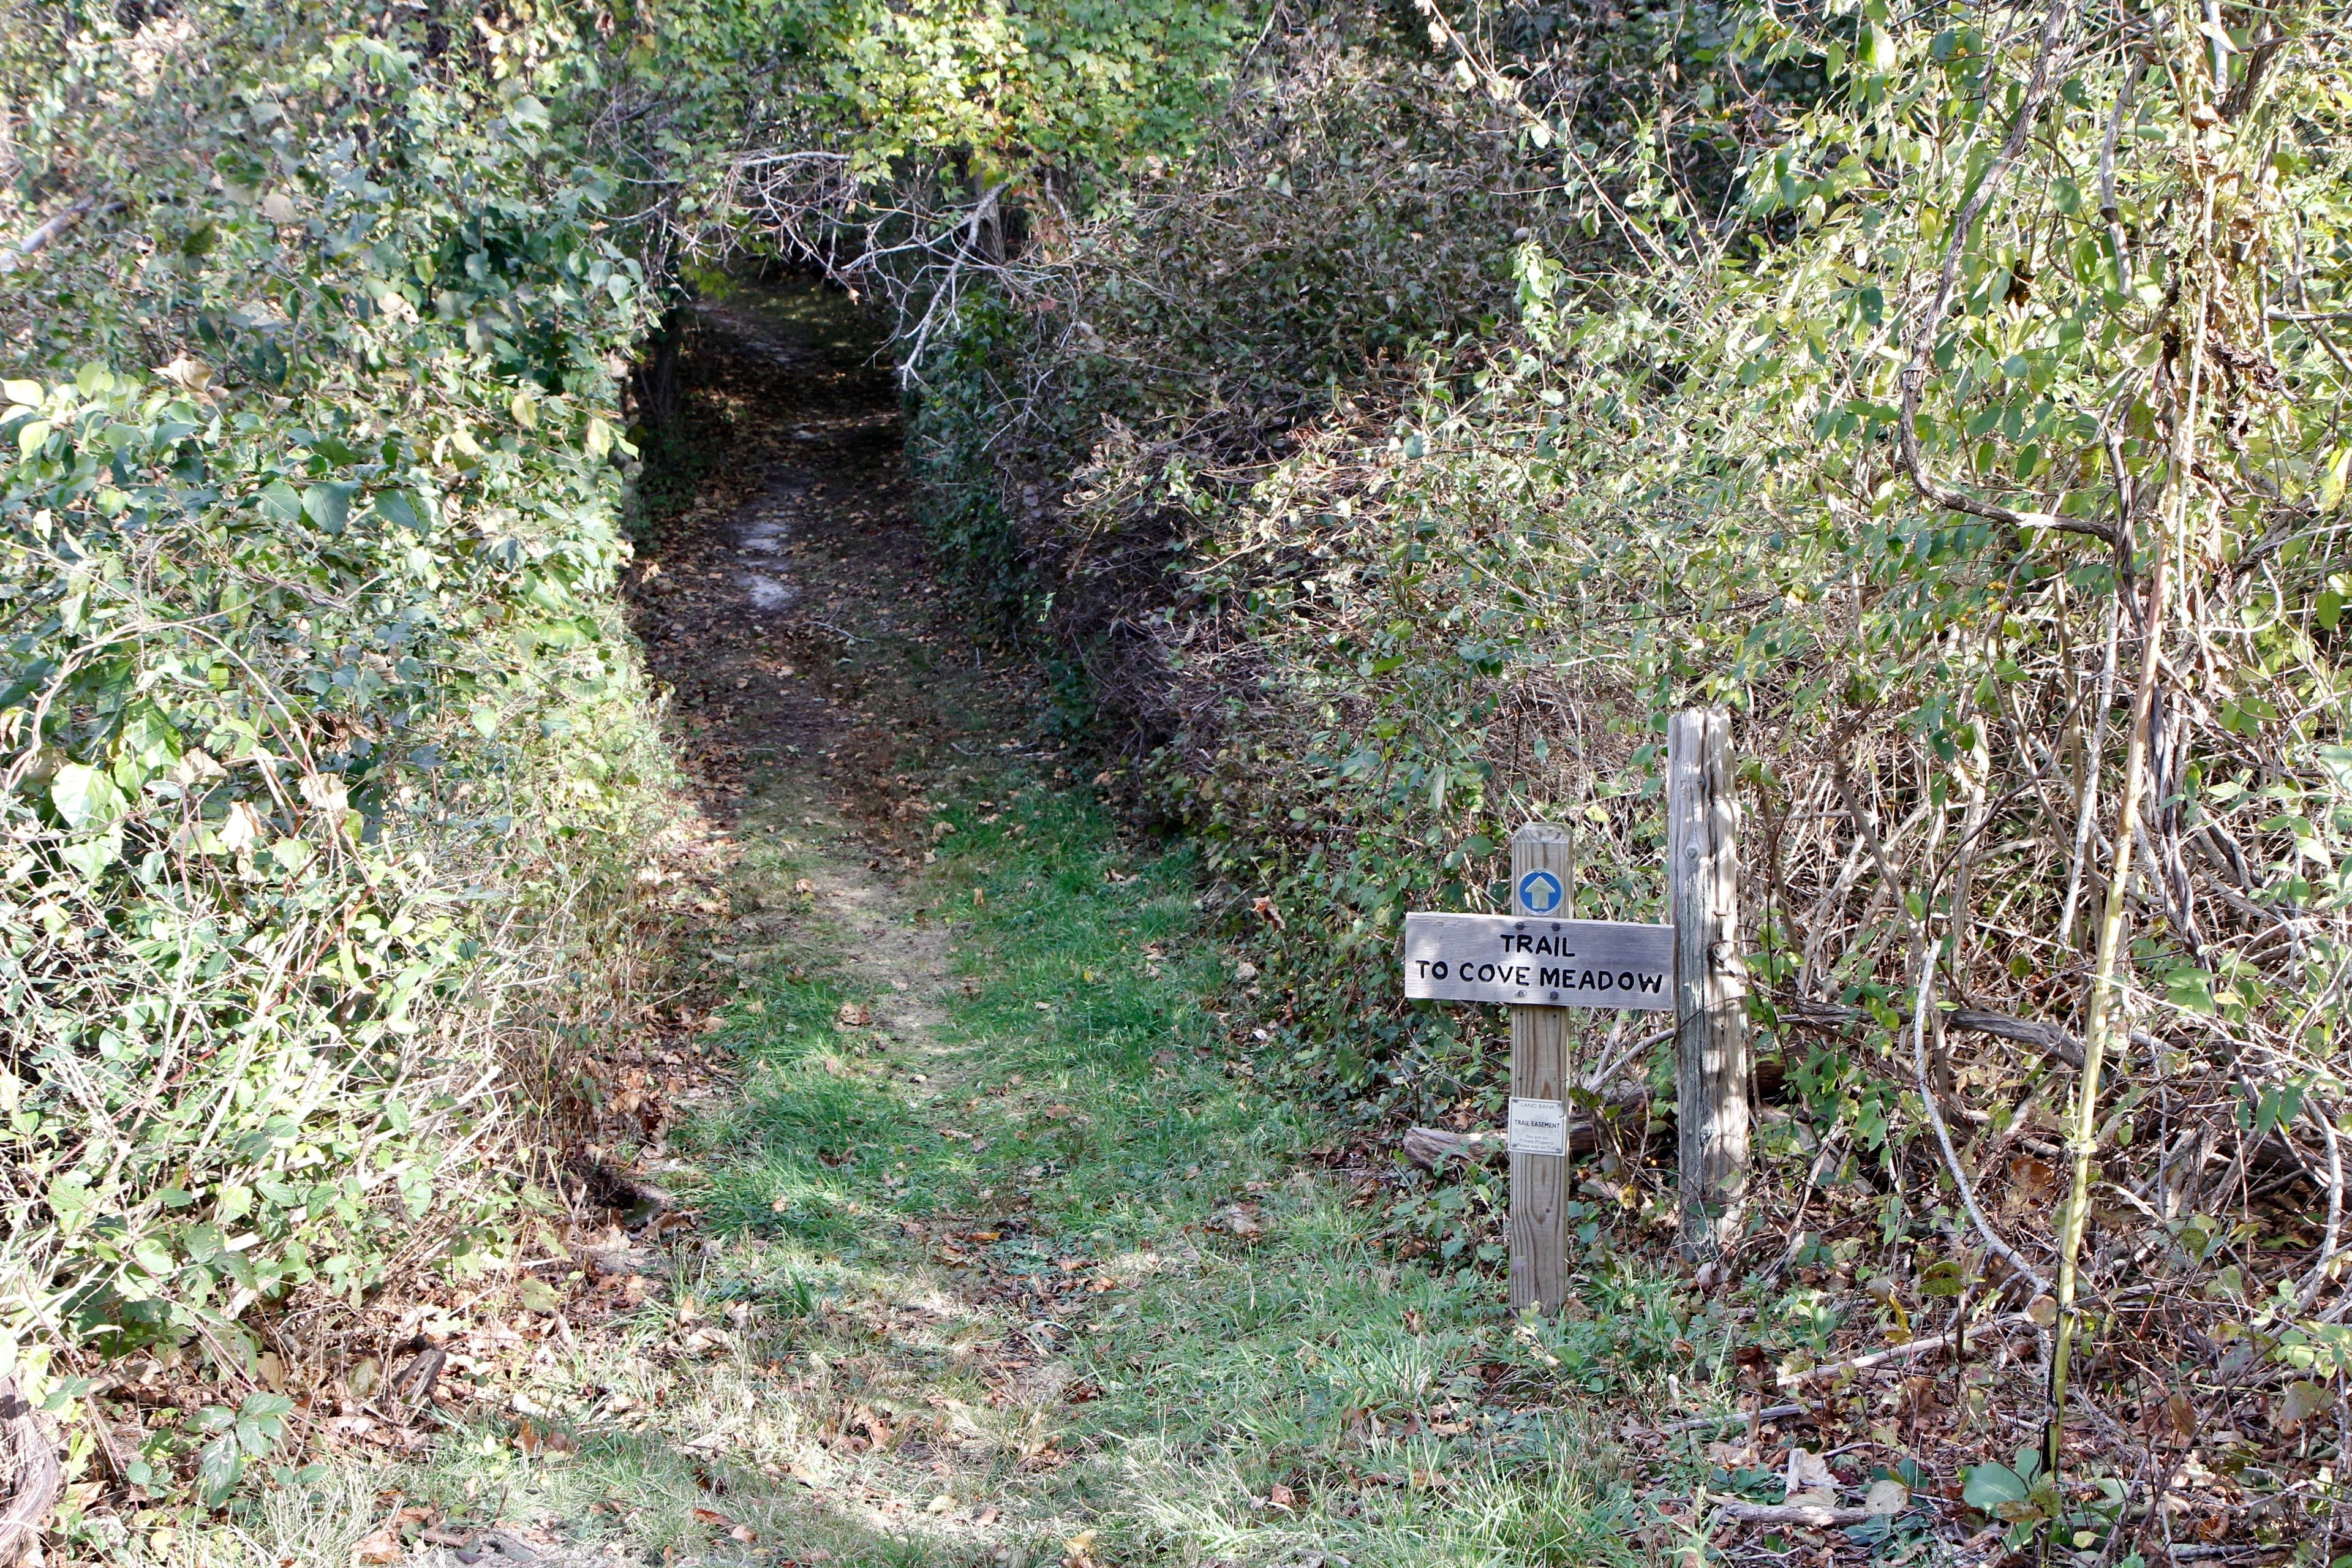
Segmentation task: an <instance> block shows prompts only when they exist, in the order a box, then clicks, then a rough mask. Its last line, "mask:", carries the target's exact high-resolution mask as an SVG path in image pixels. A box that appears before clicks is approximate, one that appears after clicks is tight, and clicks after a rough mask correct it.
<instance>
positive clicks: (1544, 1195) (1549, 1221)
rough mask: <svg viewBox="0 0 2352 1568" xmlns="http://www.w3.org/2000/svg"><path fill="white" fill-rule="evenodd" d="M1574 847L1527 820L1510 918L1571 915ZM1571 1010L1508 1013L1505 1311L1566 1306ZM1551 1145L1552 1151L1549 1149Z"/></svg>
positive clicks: (1516, 842)
mask: <svg viewBox="0 0 2352 1568" xmlns="http://www.w3.org/2000/svg"><path fill="white" fill-rule="evenodd" d="M1575 886H1576V877H1575V867H1574V855H1573V848H1572V841H1571V839H1570V836H1569V831H1568V829H1567V828H1565V827H1557V826H1553V825H1551V824H1550V823H1547V822H1530V823H1528V825H1527V826H1524V827H1522V828H1520V829H1519V830H1518V832H1517V833H1516V834H1514V835H1512V837H1511V912H1512V913H1513V914H1514V915H1518V916H1536V915H1541V916H1546V917H1559V918H1571V917H1573V916H1574V914H1575V913H1576V910H1575V908H1574V903H1573V895H1574V889H1575ZM1568 1081H1569V1079H1568V1009H1567V1008H1565V1007H1523V1006H1514V1007H1512V1009H1511V1109H1510V1127H1509V1140H1510V1152H1511V1310H1513V1311H1515V1312H1517V1311H1524V1310H1527V1309H1528V1308H1529V1307H1534V1308H1536V1309H1537V1310H1539V1311H1545V1312H1556V1311H1558V1310H1559V1308H1560V1305H1561V1303H1562V1302H1564V1301H1566V1300H1568ZM1555 1143H1556V1144H1557V1147H1555Z"/></svg>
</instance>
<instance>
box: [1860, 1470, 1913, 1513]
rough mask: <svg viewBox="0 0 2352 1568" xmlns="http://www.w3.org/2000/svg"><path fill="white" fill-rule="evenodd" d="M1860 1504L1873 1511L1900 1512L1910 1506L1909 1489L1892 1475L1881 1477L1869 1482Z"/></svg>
mask: <svg viewBox="0 0 2352 1568" xmlns="http://www.w3.org/2000/svg"><path fill="white" fill-rule="evenodd" d="M1862 1506H1863V1507H1864V1508H1866V1509H1868V1510H1870V1511H1871V1512H1873V1513H1901V1512H1902V1511H1903V1510H1905V1509H1906V1508H1909V1507H1910V1506H1911V1489H1910V1488H1909V1487H1906V1486H1905V1485H1904V1484H1903V1483H1902V1482H1901V1481H1898V1480H1896V1479H1895V1478H1894V1477H1892V1476H1884V1477H1881V1478H1880V1479H1877V1480H1874V1481H1873V1482H1871V1483H1870V1490H1869V1491H1868V1492H1866V1493H1864V1495H1863V1500H1862Z"/></svg>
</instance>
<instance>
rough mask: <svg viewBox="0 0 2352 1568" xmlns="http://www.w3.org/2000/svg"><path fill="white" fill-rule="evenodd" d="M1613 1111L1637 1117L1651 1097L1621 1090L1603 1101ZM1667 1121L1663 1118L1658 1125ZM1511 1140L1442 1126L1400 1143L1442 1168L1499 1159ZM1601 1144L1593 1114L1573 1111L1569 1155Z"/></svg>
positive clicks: (1417, 1159) (1416, 1131) (1420, 1161)
mask: <svg viewBox="0 0 2352 1568" xmlns="http://www.w3.org/2000/svg"><path fill="white" fill-rule="evenodd" d="M1603 1103H1605V1104H1606V1105H1608V1107H1609V1108H1610V1109H1611V1110H1612V1111H1618V1112H1622V1113H1627V1114H1628V1115H1629V1116H1630V1117H1631V1118H1633V1119H1638V1118H1639V1117H1640V1116H1642V1115H1643V1114H1644V1113H1645V1112H1647V1110H1649V1097H1648V1095H1647V1094H1646V1093H1643V1092H1642V1091H1640V1090H1638V1089H1637V1090H1632V1091H1626V1090H1618V1091H1614V1092H1612V1093H1611V1094H1610V1095H1609V1096H1608V1097H1607V1098H1606V1099H1605V1100H1604V1101H1603ZM1667 1124H1668V1121H1667V1119H1661V1121H1660V1122H1659V1125H1660V1126H1662V1127H1663V1126H1665V1125H1667ZM1509 1144H1510V1141H1509V1138H1508V1137H1507V1135H1506V1134H1505V1133H1503V1132H1500V1131H1480V1132H1448V1131H1445V1129H1444V1128H1442V1127H1413V1128H1409V1129H1407V1130H1406V1131H1405V1134H1404V1136H1403V1137H1402V1138H1401V1139H1399V1140H1398V1141H1397V1146H1398V1147H1399V1148H1401V1149H1402V1150H1403V1151H1404V1153H1405V1157H1406V1158H1407V1159H1409V1160H1411V1161H1412V1163H1415V1164H1417V1165H1423V1166H1425V1167H1427V1168H1428V1169H1430V1170H1433V1171H1434V1170H1438V1169H1440V1168H1442V1167H1443V1166H1444V1164H1445V1163H1446V1162H1447V1161H1448V1160H1469V1161H1472V1162H1475V1163H1487V1162H1491V1161H1498V1160H1501V1159H1503V1158H1505V1157H1506V1156H1507V1154H1509V1152H1510V1146H1509ZM1600 1146H1601V1129H1600V1125H1599V1123H1597V1122H1596V1121H1594V1120H1593V1119H1592V1118H1591V1116H1587V1115H1582V1114H1571V1115H1570V1117H1569V1119H1568V1152H1569V1153H1570V1155H1576V1154H1590V1153H1591V1152H1593V1151H1594V1150H1595V1149H1597V1148H1599V1147H1600Z"/></svg>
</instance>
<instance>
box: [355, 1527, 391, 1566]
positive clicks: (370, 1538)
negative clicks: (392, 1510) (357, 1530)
mask: <svg viewBox="0 0 2352 1568" xmlns="http://www.w3.org/2000/svg"><path fill="white" fill-rule="evenodd" d="M400 1558H401V1549H400V1537H399V1536H397V1535H395V1534H394V1533H393V1532H392V1531H390V1530H373V1531H369V1532H368V1533H367V1534H365V1535H363V1536H362V1537H361V1538H360V1543H359V1544H358V1545H357V1546H354V1547H352V1562H354V1563H397V1562H399V1561H400Z"/></svg>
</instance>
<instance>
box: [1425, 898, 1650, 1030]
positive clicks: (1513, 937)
mask: <svg viewBox="0 0 2352 1568" xmlns="http://www.w3.org/2000/svg"><path fill="white" fill-rule="evenodd" d="M1674 964H1675V928H1674V927H1672V926H1664V925H1637V924H1634V923H1633V922H1631V921H1555V920H1539V919H1537V918H1536V917H1534V916H1531V915H1451V914H1426V913H1419V912H1414V913H1409V914H1407V915H1406V916H1405V917H1404V994H1405V995H1406V996H1408V997H1410V998H1412V999H1414V1000H1416V1001H1429V1002H1506V1003H1509V1004H1511V1005H1514V1006H1520V1007H1631V1008H1635V1009H1638V1010H1640V1011H1643V1012H1650V1013H1670V1012H1672V1011H1674V1005H1675V982H1674Z"/></svg>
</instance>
